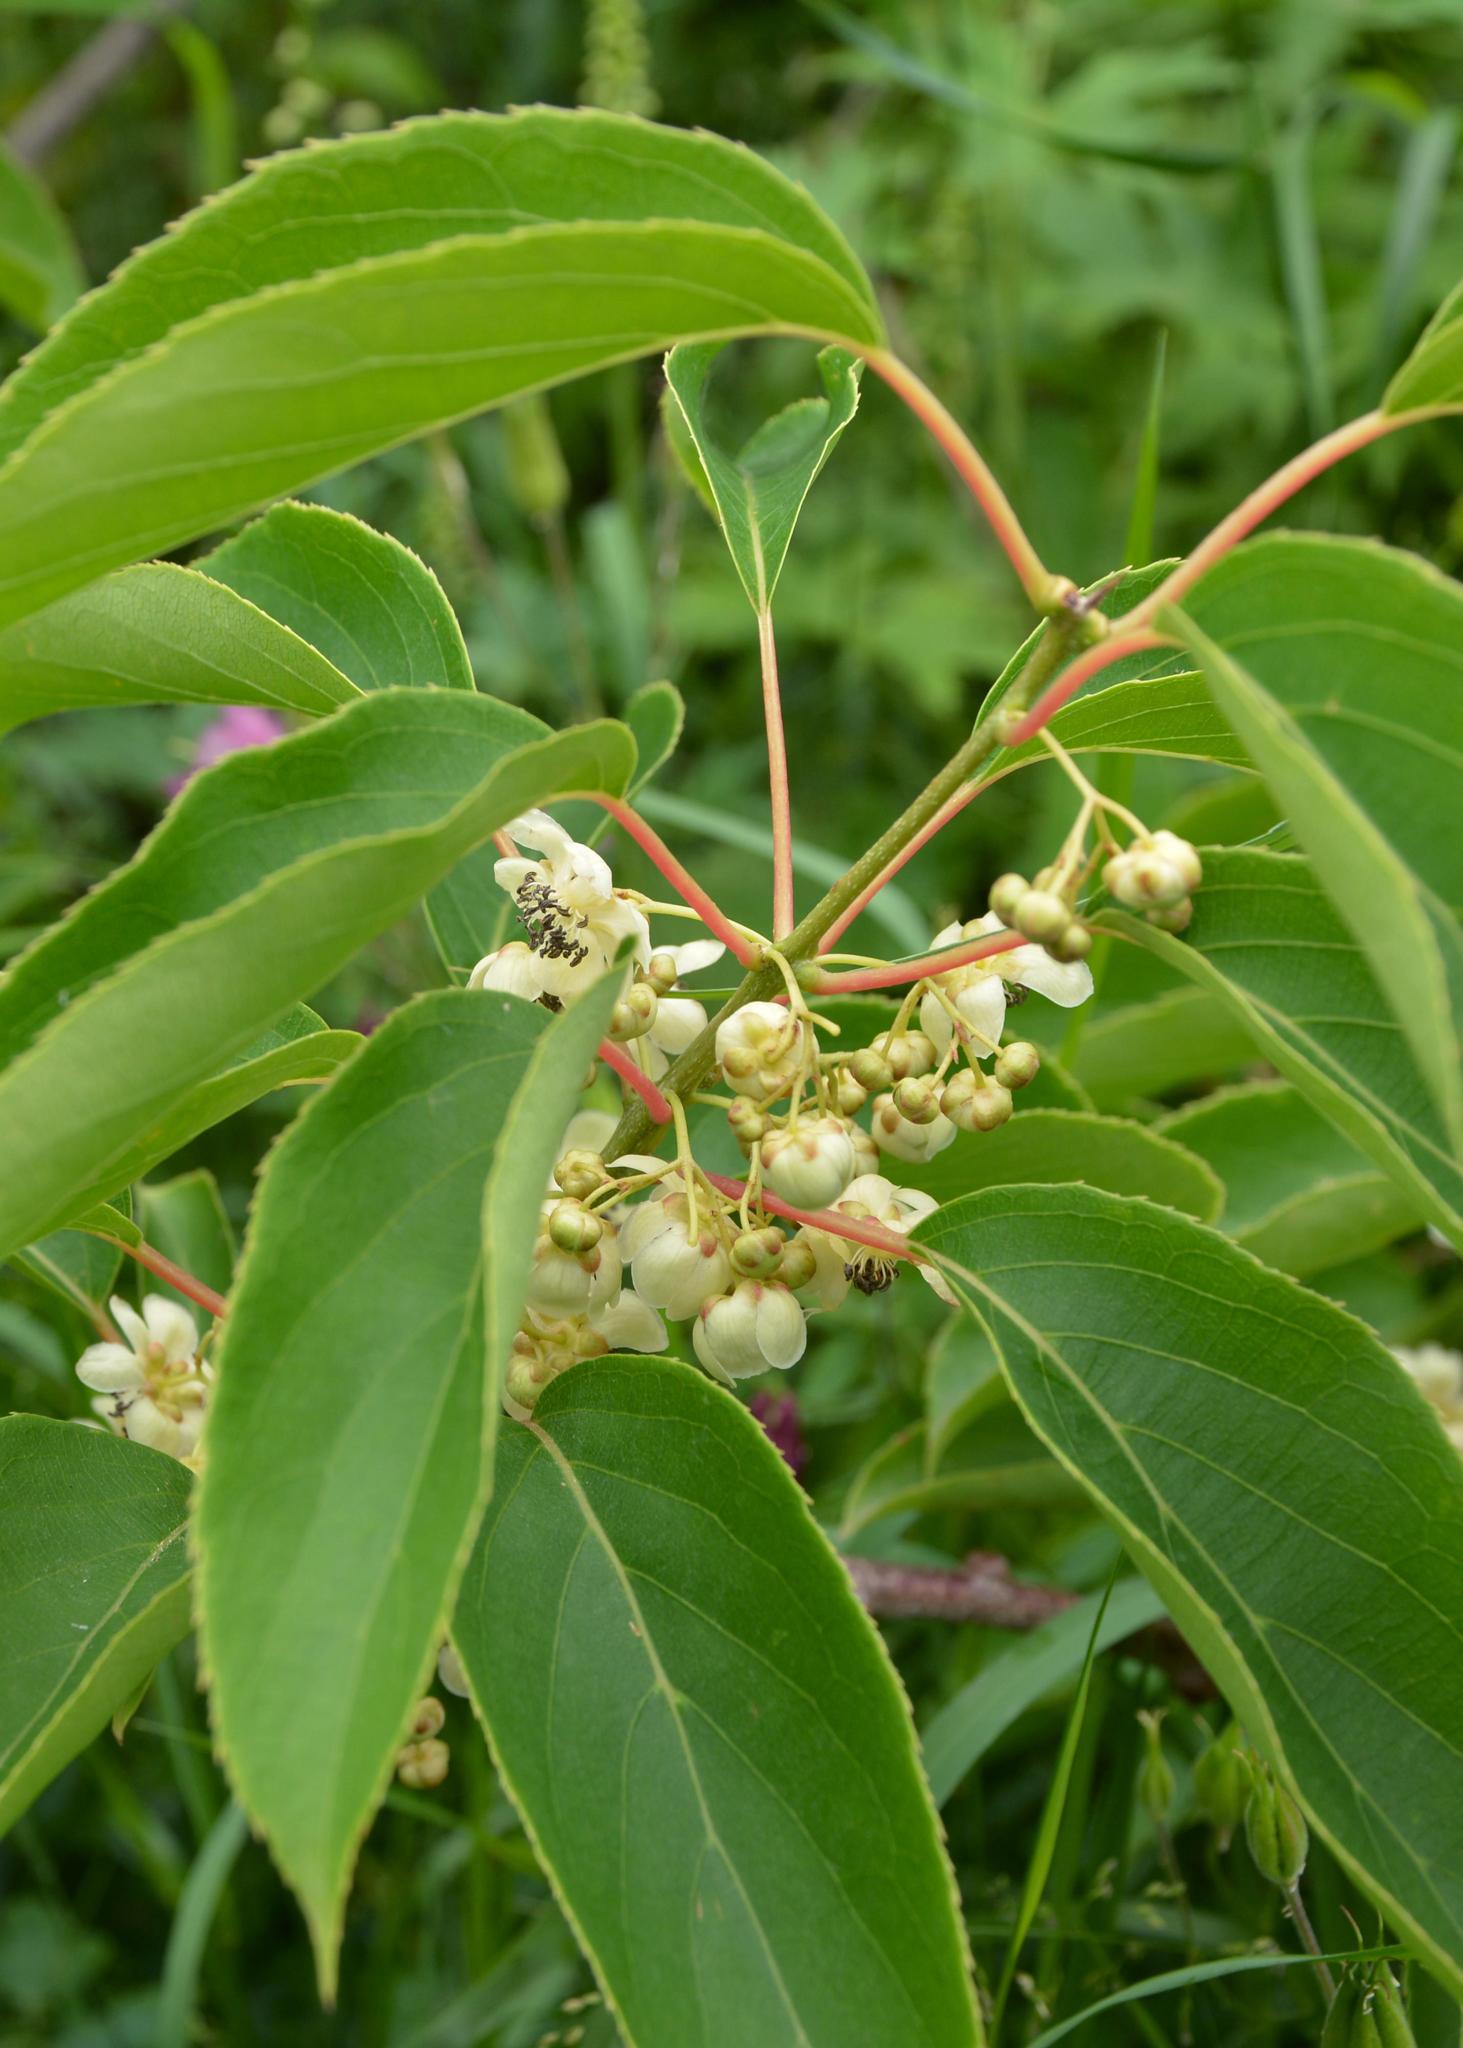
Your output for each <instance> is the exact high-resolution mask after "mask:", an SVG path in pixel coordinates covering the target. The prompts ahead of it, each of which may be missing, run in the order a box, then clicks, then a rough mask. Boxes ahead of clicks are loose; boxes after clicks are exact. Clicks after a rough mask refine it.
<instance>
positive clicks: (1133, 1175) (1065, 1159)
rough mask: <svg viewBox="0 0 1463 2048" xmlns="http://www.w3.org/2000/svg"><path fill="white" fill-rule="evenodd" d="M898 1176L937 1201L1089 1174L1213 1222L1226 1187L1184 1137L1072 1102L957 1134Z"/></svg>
mask: <svg viewBox="0 0 1463 2048" xmlns="http://www.w3.org/2000/svg"><path fill="white" fill-rule="evenodd" d="M899 1178H900V1179H901V1181H906V1182H908V1183H909V1185H910V1186H912V1187H918V1188H923V1189H924V1190H925V1192H926V1194H930V1195H933V1196H934V1197H935V1199H936V1201H938V1202H950V1201H954V1199H955V1198H956V1196H958V1195H969V1194H974V1193H976V1192H977V1190H978V1189H980V1188H992V1187H1002V1186H1004V1185H1006V1184H1007V1183H1008V1182H1011V1181H1027V1182H1030V1181H1035V1182H1047V1181H1053V1182H1060V1181H1085V1182H1086V1183H1087V1184H1088V1185H1089V1186H1090V1187H1095V1188H1107V1189H1108V1190H1109V1191H1110V1192H1111V1193H1112V1194H1115V1195H1146V1196H1147V1198H1148V1200H1149V1201H1150V1202H1159V1203H1162V1204H1163V1205H1164V1206H1166V1207H1168V1208H1170V1209H1182V1210H1183V1211H1184V1213H1185V1214H1186V1215H1189V1216H1197V1217H1198V1219H1199V1221H1200V1222H1201V1223H1213V1222H1214V1221H1215V1219H1216V1218H1217V1217H1218V1215H1219V1213H1220V1211H1221V1209H1222V1208H1223V1206H1224V1189H1223V1187H1222V1186H1221V1184H1220V1182H1219V1179H1218V1177H1217V1176H1216V1175H1215V1173H1214V1172H1213V1170H1212V1168H1211V1167H1209V1166H1208V1165H1207V1164H1206V1163H1205V1161H1204V1160H1203V1159H1202V1158H1199V1157H1197V1156H1196V1155H1195V1154H1194V1153H1193V1152H1191V1151H1188V1150H1186V1149H1185V1147H1184V1145H1183V1144H1182V1143H1175V1141H1174V1140H1173V1139H1172V1138H1168V1137H1164V1136H1163V1135H1162V1134H1161V1133H1159V1132H1157V1131H1152V1130H1149V1129H1147V1128H1146V1127H1145V1126H1144V1125H1143V1124H1139V1123H1133V1122H1131V1121H1129V1120H1128V1119H1127V1118H1125V1117H1115V1116H1098V1115H1095V1114H1093V1113H1092V1112H1090V1111H1082V1110H1071V1109H1028V1108H1026V1107H1025V1104H1024V1102H1023V1101H1022V1100H1021V1098H1019V1097H1018V1098H1017V1109H1016V1114H1015V1115H1014V1116H1013V1117H1012V1118H1011V1121H1010V1122H1009V1123H1008V1124H1003V1125H1002V1126H1001V1127H1000V1129H999V1130H994V1131H985V1132H982V1133H981V1134H980V1135H979V1136H974V1137H971V1136H967V1137H964V1138H958V1139H957V1140H956V1141H955V1143H954V1144H953V1145H950V1146H947V1147H946V1149H945V1150H944V1151H943V1152H942V1153H940V1155H939V1156H938V1158H935V1159H932V1160H930V1162H929V1163H928V1165H925V1166H914V1167H910V1168H908V1169H904V1168H901V1169H900V1175H899Z"/></svg>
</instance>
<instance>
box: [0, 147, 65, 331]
mask: <svg viewBox="0 0 1463 2048" xmlns="http://www.w3.org/2000/svg"><path fill="white" fill-rule="evenodd" d="M85 289H86V277H85V275H84V273H83V271H82V268H81V258H80V256H79V255H78V254H77V249H76V244H75V242H74V241H73V240H72V237H71V230H70V228H68V227H67V225H66V222H65V219H64V217H63V216H62V214H61V212H60V209H59V208H58V207H57V205H56V202H55V201H54V200H53V199H52V197H51V195H50V193H49V192H48V191H47V190H46V188H45V186H44V185H43V184H42V183H41V181H40V179H39V178H37V177H36V176H35V174H34V172H33V171H31V170H30V169H29V168H28V167H27V166H26V165H25V164H23V163H22V162H21V161H20V159H19V157H17V156H15V155H13V154H12V153H11V151H10V150H8V149H7V148H6V147H5V145H4V143H3V142H0V306H5V307H8V308H9V310H10V311H11V312H12V313H14V315H15V316H16V318H17V319H18V320H23V321H24V322H25V324H26V326H27V327H31V328H34V329H35V331H36V333H37V334H43V333H44V332H45V330H46V329H47V328H48V327H49V326H51V325H52V323H53V322H54V321H57V320H59V319H60V317H61V315H62V314H63V313H64V312H65V311H66V309H67V307H68V306H70V305H72V304H73V303H74V302H75V301H76V299H78V298H79V297H80V295H81V293H82V292H83V291H85Z"/></svg>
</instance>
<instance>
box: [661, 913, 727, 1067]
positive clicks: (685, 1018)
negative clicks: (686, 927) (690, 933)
mask: <svg viewBox="0 0 1463 2048" xmlns="http://www.w3.org/2000/svg"><path fill="white" fill-rule="evenodd" d="M655 950H656V953H657V954H661V953H668V954H669V955H670V957H671V959H672V960H674V961H675V963H676V975H677V978H678V979H679V978H680V977H681V976H683V975H687V974H697V973H699V972H700V970H701V969H702V968H703V967H710V966H712V965H714V963H715V962H716V961H718V960H719V959H720V958H721V956H722V954H723V953H724V952H725V951H726V947H725V946H724V945H723V944H722V943H721V941H720V939H688V940H687V941H686V943H685V945H684V946H657V947H656V949H655ZM705 1029H706V1006H705V1004H704V1003H699V1002H698V1001H697V1000H696V998H695V997H694V996H662V997H661V999H660V1003H659V1006H658V1008H657V1009H656V1013H655V1021H654V1022H653V1023H652V1025H651V1027H650V1029H649V1031H647V1032H646V1034H645V1049H646V1060H645V1070H646V1072H647V1073H648V1074H649V1076H650V1078H651V1080H652V1081H658V1080H659V1079H660V1078H661V1076H662V1074H664V1073H665V1071H666V1069H667V1068H668V1067H669V1065H670V1063H671V1061H672V1060H674V1059H678V1058H679V1057H680V1055H681V1054H682V1053H683V1052H684V1051H685V1050H686V1048H687V1046H689V1045H692V1044H694V1043H695V1041H696V1040H697V1039H698V1038H699V1037H700V1036H701V1033H702V1032H703V1031H704V1030H705Z"/></svg>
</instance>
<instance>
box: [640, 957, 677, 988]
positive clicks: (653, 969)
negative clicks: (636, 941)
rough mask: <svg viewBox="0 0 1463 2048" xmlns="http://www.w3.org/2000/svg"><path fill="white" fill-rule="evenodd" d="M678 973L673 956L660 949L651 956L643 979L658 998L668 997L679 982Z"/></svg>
mask: <svg viewBox="0 0 1463 2048" xmlns="http://www.w3.org/2000/svg"><path fill="white" fill-rule="evenodd" d="M680 972H681V970H680V968H679V967H678V966H677V965H676V956H675V954H674V953H670V952H667V951H666V950H665V948H664V947H662V949H661V950H660V951H659V952H658V953H652V954H651V956H650V964H649V966H648V967H647V968H646V969H645V979H646V980H647V981H648V982H649V983H650V986H651V987H652V988H653V989H654V990H655V993H656V994H657V995H658V996H668V995H669V994H670V992H671V990H672V989H673V988H674V987H675V985H676V982H677V981H678V980H679V978H680Z"/></svg>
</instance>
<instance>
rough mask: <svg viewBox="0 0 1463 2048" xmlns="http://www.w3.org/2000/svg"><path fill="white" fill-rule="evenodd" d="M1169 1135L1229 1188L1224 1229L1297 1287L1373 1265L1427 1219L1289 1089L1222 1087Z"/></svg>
mask: <svg viewBox="0 0 1463 2048" xmlns="http://www.w3.org/2000/svg"><path fill="white" fill-rule="evenodd" d="M1160 1128H1161V1130H1162V1131H1163V1132H1164V1133H1166V1134H1167V1135H1168V1136H1170V1137H1174V1138H1177V1139H1178V1141H1179V1143H1180V1144H1182V1145H1185V1146H1187V1147H1188V1148H1189V1149H1190V1150H1191V1151H1193V1152H1197V1153H1198V1154H1199V1156H1200V1157H1201V1158H1202V1159H1207V1160H1208V1162H1209V1164H1210V1165H1211V1166H1212V1167H1213V1169H1214V1171H1215V1172H1216V1173H1217V1174H1218V1176H1219V1178H1220V1180H1221V1181H1222V1182H1223V1183H1224V1188H1225V1191H1226V1200H1225V1204H1224V1210H1223V1214H1222V1215H1221V1217H1220V1218H1219V1222H1220V1227H1221V1228H1222V1229H1223V1230H1225V1231H1226V1232H1227V1233H1228V1235H1229V1236H1231V1237H1232V1238H1233V1239H1234V1240H1235V1242H1236V1243H1237V1244H1242V1245H1244V1247H1245V1248H1246V1250H1247V1251H1252V1252H1253V1253H1254V1254H1255V1256H1256V1258H1258V1259H1263V1260H1264V1262H1265V1264H1266V1265H1267V1266H1274V1267H1276V1268H1278V1270H1279V1271H1280V1272H1282V1273H1292V1274H1294V1275H1295V1277H1296V1278H1297V1279H1304V1278H1305V1277H1306V1275H1307V1274H1308V1273H1318V1272H1321V1271H1322V1270H1323V1269H1324V1268H1325V1267H1327V1266H1339V1265H1341V1264H1342V1263H1343V1262H1345V1261H1346V1260H1349V1259H1359V1258H1363V1257H1364V1256H1365V1255H1366V1254H1367V1253H1368V1252H1371V1251H1375V1250H1377V1249H1378V1247H1379V1246H1381V1245H1385V1244H1391V1243H1392V1241H1393V1239H1394V1238H1398V1237H1401V1236H1402V1235H1403V1234H1404V1232H1406V1231H1409V1230H1415V1229H1416V1228H1417V1227H1418V1225H1419V1223H1420V1221H1421V1217H1422V1212H1421V1209H1420V1208H1419V1206H1418V1204H1417V1202H1416V1201H1415V1200H1413V1199H1412V1198H1411V1197H1410V1196H1409V1195H1408V1194H1407V1193H1406V1192H1405V1191H1404V1190H1403V1189H1402V1188H1400V1187H1399V1186H1398V1184H1397V1182H1396V1180H1395V1179H1394V1178H1393V1177H1392V1176H1391V1175H1390V1174H1386V1173H1383V1172H1382V1170H1381V1169H1380V1167H1378V1166H1377V1164H1376V1162H1375V1161H1374V1160H1371V1159H1369V1158H1367V1156H1366V1155H1365V1154H1364V1153H1362V1152H1358V1151H1357V1149H1356V1147H1355V1146H1354V1145H1353V1144H1352V1142H1351V1140H1350V1139H1349V1138H1348V1137H1347V1136H1346V1134H1345V1132H1343V1131H1340V1130H1338V1129H1337V1127H1336V1125H1335V1124H1333V1123H1329V1122H1328V1121H1327V1120H1326V1118H1325V1117H1323V1116H1322V1115H1321V1114H1320V1112H1319V1111H1318V1110H1317V1109H1315V1108H1313V1107H1312V1105H1311V1104H1310V1103H1309V1102H1308V1101H1307V1100H1306V1098H1305V1097H1304V1096H1303V1095H1302V1094H1301V1093H1300V1091H1299V1089H1297V1088H1294V1087H1292V1085H1291V1084H1290V1083H1289V1082H1288V1081H1250V1082H1246V1083H1244V1084H1243V1085H1241V1086H1240V1087H1237V1088H1226V1089H1222V1090H1221V1091H1220V1092H1219V1093H1217V1094H1215V1095H1209V1096H1205V1097H1203V1098H1202V1099H1201V1100H1200V1101H1198V1102H1193V1103H1187V1104H1185V1106H1184V1107H1183V1108H1182V1109H1176V1110H1175V1111H1174V1112H1173V1114H1172V1115H1171V1116H1167V1117H1165V1118H1164V1120H1163V1123H1162V1125H1161V1126H1160ZM1117 1192H1119V1193H1121V1192H1123V1191H1122V1190H1117ZM1207 1220H1208V1221H1210V1222H1212V1221H1214V1218H1212V1217H1210V1218H1208V1219H1207Z"/></svg>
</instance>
